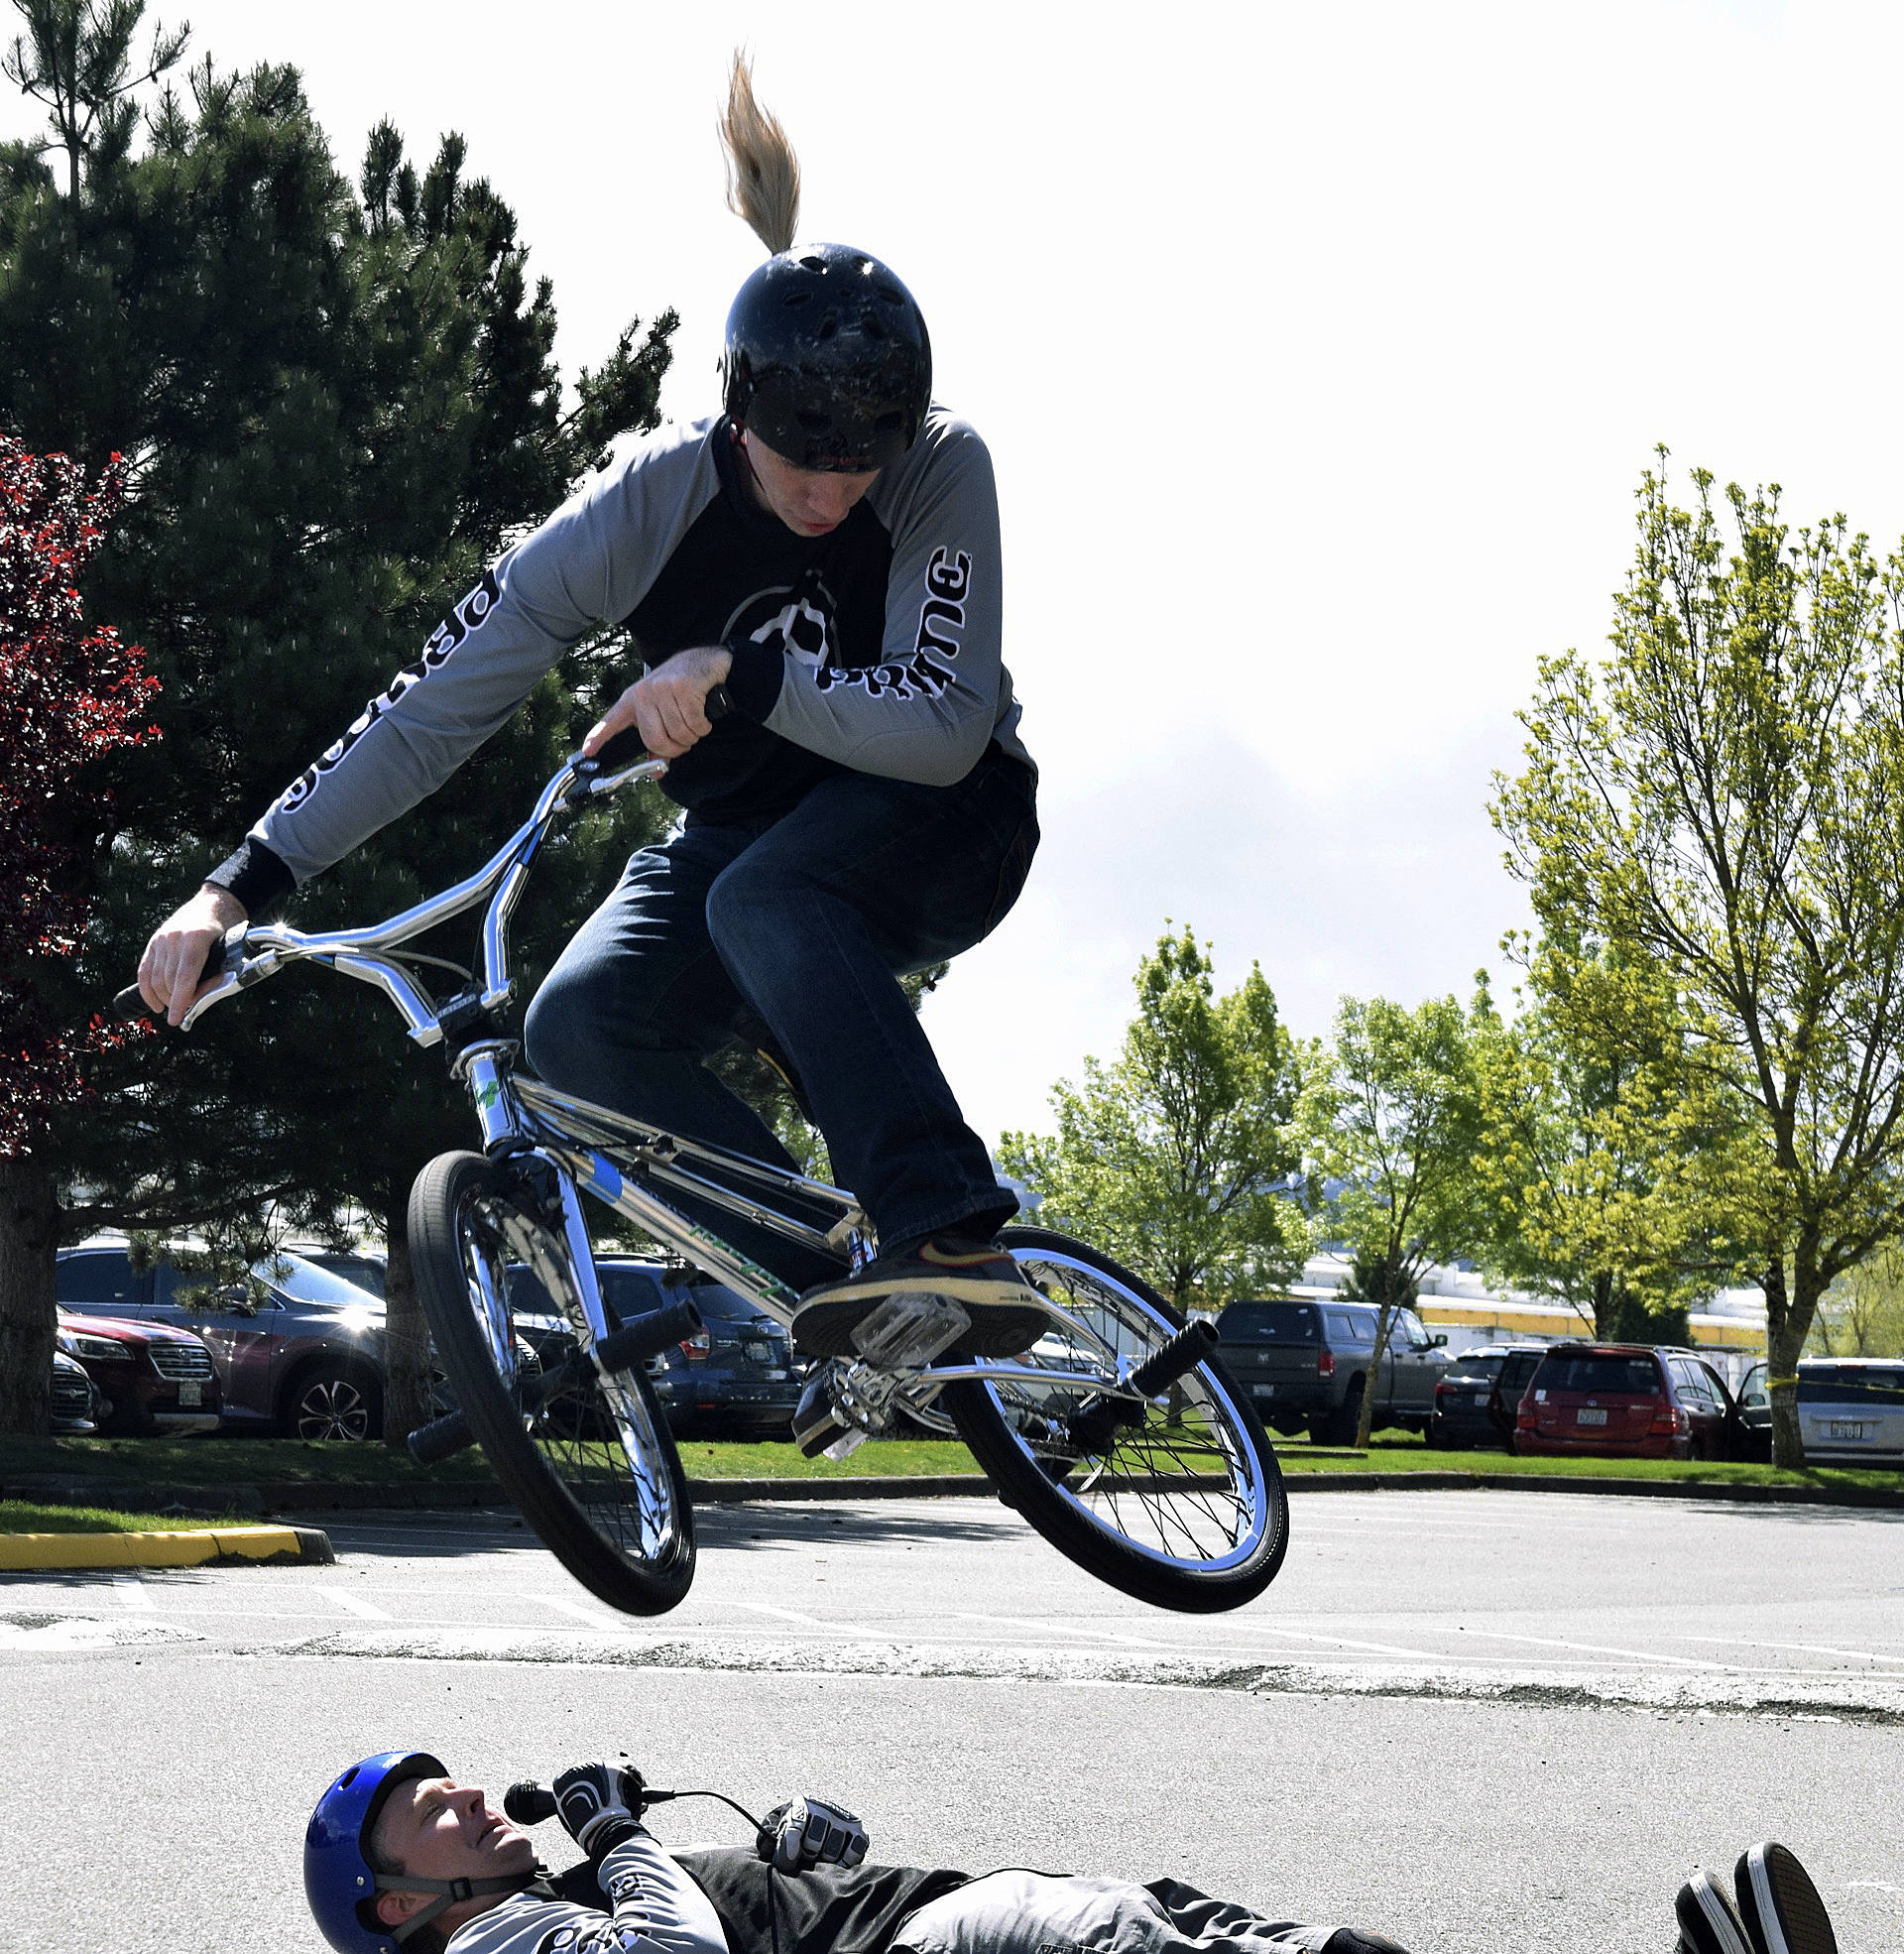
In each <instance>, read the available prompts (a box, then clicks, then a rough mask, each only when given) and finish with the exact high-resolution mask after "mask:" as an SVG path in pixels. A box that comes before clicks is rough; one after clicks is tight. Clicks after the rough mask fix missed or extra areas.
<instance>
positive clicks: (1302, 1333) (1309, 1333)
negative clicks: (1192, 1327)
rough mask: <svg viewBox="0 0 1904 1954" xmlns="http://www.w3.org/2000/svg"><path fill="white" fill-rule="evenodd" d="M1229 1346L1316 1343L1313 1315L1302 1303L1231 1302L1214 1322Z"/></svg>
mask: <svg viewBox="0 0 1904 1954" xmlns="http://www.w3.org/2000/svg"><path fill="white" fill-rule="evenodd" d="M1217 1331H1218V1334H1219V1335H1220V1336H1222V1337H1227V1338H1229V1339H1230V1341H1231V1342H1233V1343H1320V1342H1321V1341H1322V1332H1321V1328H1320V1326H1319V1324H1318V1323H1317V1321H1316V1312H1315V1310H1314V1309H1312V1308H1311V1307H1310V1306H1309V1304H1308V1303H1306V1302H1233V1303H1231V1304H1230V1306H1229V1307H1228V1308H1227V1309H1225V1310H1224V1311H1223V1313H1222V1314H1221V1315H1220V1316H1219V1317H1218V1318H1217Z"/></svg>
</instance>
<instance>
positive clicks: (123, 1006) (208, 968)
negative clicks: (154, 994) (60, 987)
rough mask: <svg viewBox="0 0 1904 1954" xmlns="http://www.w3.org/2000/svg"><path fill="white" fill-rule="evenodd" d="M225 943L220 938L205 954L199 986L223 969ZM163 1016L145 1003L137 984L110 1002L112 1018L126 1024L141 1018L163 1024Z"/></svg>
mask: <svg viewBox="0 0 1904 1954" xmlns="http://www.w3.org/2000/svg"><path fill="white" fill-rule="evenodd" d="M225 941H226V939H225V938H224V937H223V936H220V937H219V939H218V940H217V942H215V943H214V944H212V946H211V948H210V949H208V950H207V951H206V952H205V967H204V968H203V969H202V970H201V971H199V973H198V983H199V984H202V983H204V982H205V980H206V979H207V978H209V977H216V976H217V975H218V974H219V973H220V972H221V971H222V970H223V969H224V967H225ZM192 988H193V989H194V990H196V989H197V985H196V984H194V985H193V986H192ZM165 1015H166V1014H165V1013H164V1012H163V1011H160V1012H155V1011H154V1010H153V1008H152V1006H151V1005H149V1004H148V1003H147V1002H146V1000H145V998H144V996H143V995H142V994H141V992H140V989H139V986H138V985H137V984H128V985H127V986H126V988H125V989H124V990H123V991H120V992H119V993H117V995H115V997H114V998H113V1000H112V1016H113V1017H115V1018H118V1019H121V1020H123V1021H125V1022H126V1023H128V1024H130V1023H134V1022H136V1021H137V1020H139V1019H141V1018H150V1019H152V1020H153V1021H154V1022H155V1023H158V1024H163V1023H164V1021H165Z"/></svg>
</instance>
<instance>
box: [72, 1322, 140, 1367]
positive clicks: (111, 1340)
mask: <svg viewBox="0 0 1904 1954" xmlns="http://www.w3.org/2000/svg"><path fill="white" fill-rule="evenodd" d="M60 1349H61V1350H63V1351H64V1352H65V1353H66V1355H67V1356H68V1357H90V1358H93V1359H94V1360H95V1361H96V1362H99V1363H104V1364H123V1363H124V1362H125V1361H126V1355H127V1352H126V1346H125V1345H124V1344H123V1343H121V1342H120V1341H119V1340H118V1339H117V1338H116V1337H93V1336H83V1335H81V1334H80V1332H79V1331H77V1330H61V1331H60Z"/></svg>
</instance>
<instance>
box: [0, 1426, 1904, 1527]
mask: <svg viewBox="0 0 1904 1954" xmlns="http://www.w3.org/2000/svg"><path fill="white" fill-rule="evenodd" d="M679 1449H680V1454H681V1463H682V1465H683V1466H684V1467H685V1468H686V1471H687V1475H688V1477H689V1478H690V1479H703V1480H705V1479H793V1480H799V1479H859V1478H902V1477H914V1476H927V1477H933V1476H939V1475H968V1474H969V1475H974V1476H976V1475H977V1473H978V1465H977V1463H976V1461H975V1460H974V1459H973V1457H972V1455H971V1453H970V1452H968V1451H967V1450H966V1449H965V1447H964V1446H963V1445H961V1444H959V1443H958V1442H957V1441H956V1440H952V1439H929V1438H890V1439H881V1438H875V1439H869V1440H868V1441H867V1443H866V1444H864V1445H862V1446H860V1448H859V1449H858V1450H857V1451H855V1452H853V1453H852V1454H851V1455H850V1456H849V1457H848V1458H847V1459H846V1460H845V1461H844V1462H842V1463H838V1464H836V1463H835V1462H834V1461H832V1460H831V1459H809V1458H806V1457H805V1456H804V1455H803V1454H802V1453H801V1452H800V1450H799V1448H798V1447H797V1446H795V1445H793V1444H792V1443H790V1442H775V1441H771V1440H763V1441H759V1442H752V1441H750V1442H742V1441H730V1440H718V1439H695V1438H689V1439H683V1440H681V1441H680V1445H679ZM1276 1455H1277V1457H1278V1458H1279V1459H1280V1461H1281V1463H1282V1469H1283V1471H1284V1472H1285V1473H1286V1474H1287V1475H1288V1476H1289V1477H1290V1478H1291V1479H1296V1478H1300V1477H1302V1476H1303V1475H1304V1474H1306V1473H1314V1472H1336V1473H1342V1472H1348V1473H1405V1472H1468V1473H1473V1474H1475V1475H1476V1476H1477V1477H1478V1478H1479V1477H1487V1478H1500V1477H1513V1478H1556V1477H1559V1478H1589V1479H1634V1480H1656V1481H1664V1482H1668V1483H1675V1482H1676V1483H1683V1484H1688V1485H1733V1486H1737V1485H1746V1486H1792V1487H1811V1488H1814V1489H1818V1490H1830V1489H1833V1488H1838V1487H1881V1488H1886V1489H1889V1490H1891V1491H1896V1490H1897V1489H1898V1488H1899V1487H1900V1486H1904V1475H1901V1474H1900V1473H1899V1472H1898V1471H1897V1470H1896V1469H1889V1470H1883V1469H1879V1470H1870V1469H1857V1468H1853V1467H1849V1466H1818V1467H1812V1468H1808V1469H1805V1470H1802V1471H1796V1472H1791V1471H1783V1470H1781V1469H1780V1468H1778V1467H1776V1466H1770V1465H1752V1464H1743V1463H1736V1464H1735V1463H1730V1462H1720V1461H1713V1460H1703V1459H1597V1458H1562V1459H1548V1458H1542V1459H1532V1458H1530V1459H1522V1458H1515V1457H1513V1456H1512V1455H1511V1454H1509V1453H1506V1452H1443V1451H1437V1450H1435V1449H1433V1448H1432V1447H1430V1446H1426V1445H1423V1444H1422V1443H1420V1442H1419V1440H1418V1439H1415V1438H1414V1437H1413V1436H1412V1434H1410V1435H1409V1436H1407V1437H1405V1438H1404V1437H1395V1438H1390V1436H1389V1435H1388V1434H1382V1435H1381V1436H1379V1437H1378V1438H1377V1439H1376V1441H1375V1443H1374V1444H1372V1445H1371V1446H1370V1447H1369V1449H1368V1451H1367V1452H1352V1451H1342V1450H1337V1449H1335V1448H1333V1447H1327V1446H1319V1445H1311V1444H1309V1443H1308V1442H1307V1441H1306V1440H1302V1439H1297V1440H1294V1441H1284V1442H1283V1443H1282V1444H1280V1445H1278V1446H1277V1450H1276ZM41 1474H45V1475H58V1476H60V1477H62V1478H66V1479H80V1480H83V1479H88V1478H95V1479H99V1480H101V1481H114V1482H120V1483H123V1484H127V1485H135V1484H136V1485H139V1486H142V1487H151V1488H153V1489H155V1490H161V1491H162V1490H164V1489H165V1488H166V1487H168V1486H179V1487H192V1488H203V1487H207V1486H238V1485H247V1486H270V1485H285V1484H318V1485H348V1486H418V1485H427V1484H429V1483H431V1482H432V1481H433V1482H437V1483H444V1484H451V1483H460V1484H465V1485H466V1484H468V1483H469V1482H471V1481H472V1480H488V1479H492V1478H493V1477H494V1475H493V1474H492V1473H491V1472H490V1469H489V1464H488V1461H487V1460H486V1459H485V1458H484V1457H483V1455H482V1454H481V1452H479V1451H477V1450H476V1449H474V1448H473V1447H472V1448H471V1449H470V1450H468V1451H465V1452H461V1453H458V1454H457V1455H456V1456H455V1457H454V1458H451V1459H446V1460H444V1461H443V1462H442V1463H441V1464H440V1465H436V1466H431V1467H423V1466H419V1465H417V1464H416V1461H415V1460H414V1459H413V1458H411V1456H410V1455H409V1453H408V1452H397V1451H392V1450H391V1449H390V1448H389V1447H387V1446H384V1445H364V1444H358V1445H351V1444H313V1443H309V1442H307V1441H304V1440H300V1439H294V1438H224V1437H210V1438H0V1482H4V1483H7V1484H11V1483H13V1482H14V1481H15V1480H16V1479H18V1478H20V1477H22V1476H26V1475H41ZM28 1497H31V1494H29V1495H28ZM60 1511H61V1512H70V1511H73V1509H68V1508H61V1509H60ZM164 1524H167V1525H170V1524H173V1523H170V1522H167V1523H164Z"/></svg>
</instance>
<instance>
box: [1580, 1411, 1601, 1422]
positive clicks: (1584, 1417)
mask: <svg viewBox="0 0 1904 1954" xmlns="http://www.w3.org/2000/svg"><path fill="white" fill-rule="evenodd" d="M1574 1422H1575V1423H1576V1424H1605V1423H1606V1412H1605V1411H1604V1410H1603V1411H1576V1412H1575V1413H1574Z"/></svg>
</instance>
